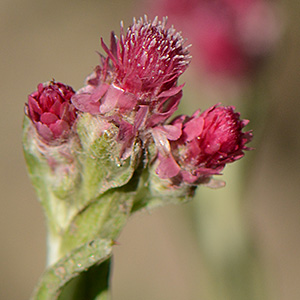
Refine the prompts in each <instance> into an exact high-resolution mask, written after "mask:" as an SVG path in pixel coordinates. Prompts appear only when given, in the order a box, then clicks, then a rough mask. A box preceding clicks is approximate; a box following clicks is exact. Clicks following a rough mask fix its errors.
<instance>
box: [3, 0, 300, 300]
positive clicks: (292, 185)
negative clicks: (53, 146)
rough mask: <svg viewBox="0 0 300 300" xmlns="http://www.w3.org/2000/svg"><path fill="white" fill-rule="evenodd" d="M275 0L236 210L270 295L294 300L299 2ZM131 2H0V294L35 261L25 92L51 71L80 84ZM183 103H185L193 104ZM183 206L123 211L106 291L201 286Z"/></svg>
mask: <svg viewBox="0 0 300 300" xmlns="http://www.w3.org/2000/svg"><path fill="white" fill-rule="evenodd" d="M281 2H282V3H281V6H282V8H283V10H284V11H285V13H284V15H285V34H284V37H283V39H282V40H281V41H280V43H279V45H278V48H277V50H276V51H275V53H274V56H273V57H272V59H271V62H270V66H269V68H270V73H271V76H270V77H269V78H267V79H266V84H268V87H269V88H270V90H271V95H270V98H269V99H267V101H268V102H269V104H270V106H271V111H270V114H271V115H270V118H269V123H268V124H267V133H266V134H265V135H264V139H263V144H262V145H261V146H258V147H257V149H256V155H257V160H256V163H255V165H254V172H253V173H254V176H252V177H251V179H250V180H249V185H248V187H249V195H248V197H247V199H246V201H247V202H246V206H245V213H246V215H247V221H248V222H249V224H250V228H252V230H253V232H254V233H255V235H256V238H257V241H258V245H259V248H260V251H261V253H262V257H263V265H264V266H265V269H266V272H268V273H269V283H268V284H269V288H270V289H272V290H273V294H274V299H276V300H287V299H288V300H292V299H295V300H296V299H300V257H299V253H300V197H299V192H300V185H299V178H300V177H299V167H300V159H299V155H300V117H299V109H300V105H299V95H300V84H299V82H300V71H299V70H300V60H299V53H300V34H299V14H300V7H299V1H298V0H286V1H281ZM108 3H109V4H108ZM135 11H136V3H135V2H134V1H133V0H130V1H128V0H127V1H96V0H94V1H92V0H88V1H79V0H73V1H71V0H67V1H58V0H51V1H38V0H25V1H24V0H1V1H0V51H1V52H0V54H1V56H0V76H1V79H0V83H1V85H0V86H1V92H0V93H1V96H0V99H1V100H0V101H1V112H0V114H1V116H0V122H1V127H0V128H1V129H0V130H1V155H0V172H1V173H0V190H1V200H0V201H1V210H0V214H1V215H0V234H1V247H0V299H3V300H23V299H28V298H29V295H30V293H31V291H32V289H33V287H34V285H35V283H36V281H37V280H38V278H39V276H40V274H41V273H42V271H43V269H44V262H45V252H46V248H45V234H46V232H45V224H44V218H43V213H42V210H41V208H40V206H39V204H38V202H37V199H36V196H35V194H34V191H33V189H32V187H31V184H30V181H29V179H28V177H27V173H26V167H25V163H24V159H23V153H22V147H21V126H22V125H21V124H22V119H23V106H24V103H25V101H26V98H27V95H28V94H29V93H30V92H32V91H33V90H34V89H35V88H36V85H37V84H38V83H39V82H44V81H48V80H50V79H52V78H53V77H54V78H55V79H56V80H58V81H61V82H64V83H66V84H70V85H72V86H73V87H74V88H75V89H78V88H80V87H81V86H82V84H83V81H84V78H85V76H86V75H87V74H89V73H90V72H91V71H92V69H93V67H94V66H95V65H96V64H97V63H98V57H97V55H96V53H95V50H99V49H100V44H99V39H100V36H103V37H104V39H105V40H106V41H107V40H108V39H109V32H110V30H112V29H113V30H115V31H116V32H118V28H119V21H120V20H122V19H123V20H124V22H125V25H129V24H130V23H131V19H132V17H133V16H134V15H135ZM187 86H188V84H187ZM225 104H226V103H225ZM198 105H199V104H198ZM190 106H191V107H190V110H191V111H192V110H194V109H195V107H193V106H196V105H195V104H191V105H190ZM232 184H233V183H229V184H228V186H227V187H226V188H229V189H230V187H232ZM195 201H199V199H197V200H195ZM190 205H192V204H187V205H184V206H169V207H165V208H162V209H157V210H155V211H154V212H153V213H151V214H148V213H143V214H138V215H135V216H134V217H133V218H132V219H131V221H130V222H129V224H128V225H127V226H126V228H125V230H124V231H123V233H122V235H121V237H120V238H119V242H120V244H121V245H120V246H116V247H115V259H114V261H115V267H114V277H113V295H114V299H115V300H118V299H120V300H126V299H128V300H129V299H130V300H135V299H136V300H140V299H143V300H148V299H149V300H150V299H152V300H153V299H155V300H166V299H173V300H177V299H178V300H179V299H200V296H201V295H204V293H205V286H206V283H205V282H206V281H205V280H206V278H205V275H204V272H203V261H202V259H201V255H200V253H199V252H198V250H197V247H196V246H195V238H194V237H193V235H192V233H191V231H192V230H191V226H192V225H191V224H190V223H189V222H187V221H186V220H185V212H186V211H187V210H188V209H189V208H190V207H189V206H190ZM204 299H205V298H204Z"/></svg>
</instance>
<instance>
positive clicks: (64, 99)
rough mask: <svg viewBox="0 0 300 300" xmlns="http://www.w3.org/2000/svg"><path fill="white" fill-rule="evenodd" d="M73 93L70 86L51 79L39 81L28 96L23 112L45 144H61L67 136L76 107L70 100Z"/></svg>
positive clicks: (74, 117)
mask: <svg viewBox="0 0 300 300" xmlns="http://www.w3.org/2000/svg"><path fill="white" fill-rule="evenodd" d="M74 94H75V92H74V91H73V89H72V88H71V87H70V86H67V85H64V84H63V83H60V82H55V81H51V82H47V83H45V84H42V83H40V84H39V85H38V87H37V91H35V92H33V93H32V94H30V95H29V96H28V103H27V104H25V113H26V115H27V116H28V117H29V118H30V120H31V121H32V123H33V124H34V126H35V128H36V130H37V132H38V135H39V136H40V138H41V139H42V140H43V141H44V142H46V143H47V144H51V145H54V144H61V143H62V142H64V141H65V140H66V139H67V138H68V136H69V134H70V131H71V127H72V125H73V123H74V121H75V119H76V108H75V107H74V106H73V104H72V103H71V102H70V100H71V97H72V96H73V95H74Z"/></svg>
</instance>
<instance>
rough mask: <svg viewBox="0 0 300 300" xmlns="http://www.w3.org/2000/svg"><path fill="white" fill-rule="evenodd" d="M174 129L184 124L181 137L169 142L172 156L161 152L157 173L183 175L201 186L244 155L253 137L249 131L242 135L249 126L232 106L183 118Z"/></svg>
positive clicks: (184, 179)
mask: <svg viewBox="0 0 300 300" xmlns="http://www.w3.org/2000/svg"><path fill="white" fill-rule="evenodd" d="M172 123H173V126H174V125H176V124H182V135H181V137H180V138H179V139H178V140H176V141H171V142H170V149H171V152H172V153H168V154H167V155H166V154H165V155H163V154H162V152H161V153H159V159H160V164H159V166H158V169H157V173H158V175H159V176H160V177H161V178H168V177H173V176H176V175H180V176H181V178H182V180H183V181H185V182H187V183H189V184H194V183H201V182H203V181H205V180H206V179H208V178H210V177H211V176H212V175H216V174H220V172H221V171H222V170H223V168H224V167H225V165H226V164H227V163H230V162H234V161H236V160H237V159H239V158H241V157H243V156H244V152H243V151H244V150H249V149H250V148H248V147H246V146H245V145H246V143H248V142H249V141H250V140H251V138H252V133H251V132H250V131H248V132H243V131H242V130H243V128H244V127H245V126H246V125H247V124H248V121H247V120H241V119H240V114H239V113H237V112H234V107H233V106H228V107H223V106H218V105H215V106H213V107H211V108H210V109H208V110H206V111H204V112H203V113H202V114H200V111H199V110H198V111H196V112H195V113H194V115H193V116H192V117H191V118H187V117H185V116H181V117H179V118H177V119H175V120H174V121H173V122H172Z"/></svg>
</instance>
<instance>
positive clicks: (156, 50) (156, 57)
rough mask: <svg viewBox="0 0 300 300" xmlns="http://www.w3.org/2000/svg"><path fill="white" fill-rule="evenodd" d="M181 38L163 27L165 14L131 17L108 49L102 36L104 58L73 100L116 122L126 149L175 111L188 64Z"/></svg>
mask: <svg viewBox="0 0 300 300" xmlns="http://www.w3.org/2000/svg"><path fill="white" fill-rule="evenodd" d="M184 42H185V41H184V39H183V38H182V37H181V35H180V33H178V32H176V31H175V29H174V28H173V27H171V28H168V29H167V28H166V18H164V19H163V21H158V19H157V18H155V19H154V20H153V21H152V22H151V21H148V19H147V18H146V17H145V18H144V19H142V18H141V19H139V20H138V21H137V20H135V19H134V22H133V25H131V26H130V27H129V28H128V29H127V31H126V33H124V30H123V26H121V35H120V39H118V38H117V37H116V35H115V34H114V33H112V34H111V41H110V47H109V48H108V46H106V44H105V43H104V42H103V40H102V39H101V44H102V47H103V49H104V51H105V52H106V54H107V57H104V56H102V55H100V60H101V61H100V65H99V66H97V67H96V68H95V70H94V72H93V73H92V74H91V75H90V76H89V77H88V78H87V80H86V86H84V87H83V88H82V89H80V90H79V91H78V92H77V93H76V94H75V95H74V96H73V97H72V103H73V104H74V106H75V107H76V108H77V109H78V110H80V111H83V112H89V113H91V114H94V115H97V114H101V115H103V116H104V117H106V118H107V119H108V120H110V121H111V122H113V123H114V124H115V125H116V126H118V128H119V136H118V140H119V142H121V143H123V145H124V149H123V150H124V151H123V150H122V151H123V153H125V152H126V149H127V148H130V145H132V142H133V140H134V138H135V137H136V136H138V135H144V134H145V132H146V131H147V129H149V128H152V127H153V126H156V125H158V124H163V123H164V121H165V120H166V119H168V118H169V117H170V116H171V115H172V114H173V112H174V111H175V110H176V109H177V107H178V105H179V101H180V99H181V96H182V87H183V85H180V86H178V85H177V81H178V77H179V76H180V75H181V74H182V73H183V72H184V71H185V69H186V68H187V66H188V65H189V62H190V56H189V52H188V49H187V47H185V46H184ZM122 155H123V154H122V153H121V156H122Z"/></svg>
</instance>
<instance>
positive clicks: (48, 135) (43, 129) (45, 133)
mask: <svg viewBox="0 0 300 300" xmlns="http://www.w3.org/2000/svg"><path fill="white" fill-rule="evenodd" d="M35 126H36V130H37V132H38V134H39V135H40V136H41V137H42V138H43V139H44V140H45V141H51V140H52V139H53V133H52V131H51V130H50V129H49V127H48V126H47V125H45V124H42V123H41V122H37V123H35Z"/></svg>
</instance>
